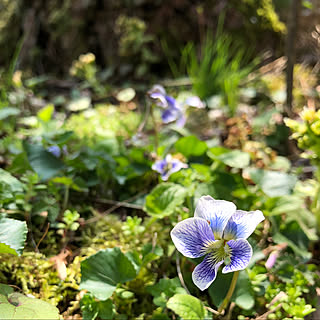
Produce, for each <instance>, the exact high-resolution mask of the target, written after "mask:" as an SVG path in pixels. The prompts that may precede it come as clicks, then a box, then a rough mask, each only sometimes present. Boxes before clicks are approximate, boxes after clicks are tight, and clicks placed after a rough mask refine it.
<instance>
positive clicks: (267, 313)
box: [255, 303, 282, 320]
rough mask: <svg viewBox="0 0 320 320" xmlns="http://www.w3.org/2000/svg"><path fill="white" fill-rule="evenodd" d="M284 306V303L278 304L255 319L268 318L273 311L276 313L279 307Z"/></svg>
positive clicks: (262, 319)
mask: <svg viewBox="0 0 320 320" xmlns="http://www.w3.org/2000/svg"><path fill="white" fill-rule="evenodd" d="M281 307H282V303H280V304H278V305H277V306H276V307H275V308H273V309H272V310H269V311H267V312H266V313H264V314H262V315H261V316H259V317H257V318H256V319H255V320H265V319H267V317H268V315H269V314H271V313H274V312H275V311H277V310H278V309H280V308H281Z"/></svg>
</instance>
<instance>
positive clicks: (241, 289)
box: [231, 271, 254, 310]
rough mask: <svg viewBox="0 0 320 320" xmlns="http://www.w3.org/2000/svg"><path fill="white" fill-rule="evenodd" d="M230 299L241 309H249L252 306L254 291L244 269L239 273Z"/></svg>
mask: <svg viewBox="0 0 320 320" xmlns="http://www.w3.org/2000/svg"><path fill="white" fill-rule="evenodd" d="M231 300H232V301H234V302H235V304H236V305H237V306H239V307H240V308H242V309H245V310H250V309H252V308H253V306H254V293H253V289H252V286H251V282H250V280H249V277H248V274H247V272H246V271H242V272H240V273H239V278H238V281H237V285H236V289H235V292H234V294H233V296H232V299H231Z"/></svg>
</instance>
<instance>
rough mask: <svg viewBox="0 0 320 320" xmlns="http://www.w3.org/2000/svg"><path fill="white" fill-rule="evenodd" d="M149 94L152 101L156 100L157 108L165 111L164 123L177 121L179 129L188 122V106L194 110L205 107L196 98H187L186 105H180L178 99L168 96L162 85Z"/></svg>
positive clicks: (163, 115)
mask: <svg viewBox="0 0 320 320" xmlns="http://www.w3.org/2000/svg"><path fill="white" fill-rule="evenodd" d="M148 94H149V97H150V98H151V99H153V100H155V102H156V104H157V106H159V107H161V108H162V109H163V111H162V115H161V118H162V121H163V123H170V122H173V121H176V123H177V125H178V126H179V127H183V126H184V124H185V122H186V116H185V108H186V107H187V106H190V107H194V108H203V107H204V103H203V102H202V101H201V100H200V98H199V97H196V96H193V97H189V98H187V99H186V100H185V101H184V103H183V104H182V105H180V104H179V103H178V102H177V100H176V99H174V98H173V97H171V96H169V95H167V93H166V90H165V89H164V87H162V86H160V85H154V86H153V87H152V88H151V90H150V91H149V92H148Z"/></svg>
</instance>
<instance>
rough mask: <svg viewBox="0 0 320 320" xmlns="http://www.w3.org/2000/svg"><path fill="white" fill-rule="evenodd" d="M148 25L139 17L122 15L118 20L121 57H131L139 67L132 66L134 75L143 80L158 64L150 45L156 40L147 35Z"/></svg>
mask: <svg viewBox="0 0 320 320" xmlns="http://www.w3.org/2000/svg"><path fill="white" fill-rule="evenodd" d="M146 29H147V25H146V23H145V22H144V21H143V20H141V19H140V18H138V17H129V16H125V15H120V16H119V17H118V18H117V20H116V28H115V31H116V34H117V36H118V37H119V56H120V57H127V58H128V57H130V58H131V60H132V62H133V61H136V62H137V65H135V66H134V65H132V64H131V65H130V67H131V68H134V75H135V76H136V77H138V78H141V77H143V76H145V75H147V73H148V72H149V69H150V67H151V66H152V64H154V63H156V62H158V60H159V57H157V56H156V55H155V54H154V52H153V51H152V50H151V49H150V45H151V44H152V43H153V42H154V41H155V40H156V39H155V37H154V36H153V35H151V34H147V33H146ZM132 62H131V63H132Z"/></svg>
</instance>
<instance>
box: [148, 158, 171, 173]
mask: <svg viewBox="0 0 320 320" xmlns="http://www.w3.org/2000/svg"><path fill="white" fill-rule="evenodd" d="M167 165H168V163H167V161H166V160H165V159H163V160H157V161H156V162H155V163H154V164H153V165H152V167H151V168H152V170H154V171H157V172H159V173H160V174H163V173H164V172H165V170H166V167H167Z"/></svg>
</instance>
